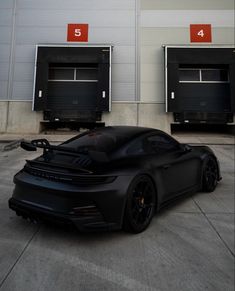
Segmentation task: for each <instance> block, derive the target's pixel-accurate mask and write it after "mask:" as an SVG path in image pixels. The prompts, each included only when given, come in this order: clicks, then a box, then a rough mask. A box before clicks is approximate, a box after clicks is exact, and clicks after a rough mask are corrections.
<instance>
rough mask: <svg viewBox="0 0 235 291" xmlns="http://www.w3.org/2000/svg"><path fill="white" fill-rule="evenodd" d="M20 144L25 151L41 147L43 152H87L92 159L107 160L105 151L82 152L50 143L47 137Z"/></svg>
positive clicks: (76, 153)
mask: <svg viewBox="0 0 235 291" xmlns="http://www.w3.org/2000/svg"><path fill="white" fill-rule="evenodd" d="M20 146H21V148H22V149H24V150H26V151H36V150H37V148H41V149H43V153H44V154H45V153H48V152H53V151H54V150H55V151H60V152H65V153H71V154H74V155H80V154H87V155H89V157H90V158H91V159H92V160H93V161H95V162H98V163H107V162H108V161H109V158H108V156H107V154H106V153H105V152H99V151H86V152H84V151H79V150H76V149H72V148H69V147H65V146H61V145H51V144H50V143H49V141H48V140H47V139H34V140H32V141H31V142H28V141H22V142H21V143H20Z"/></svg>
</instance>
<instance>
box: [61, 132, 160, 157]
mask: <svg viewBox="0 0 235 291" xmlns="http://www.w3.org/2000/svg"><path fill="white" fill-rule="evenodd" d="M160 132H161V131H160V130H157V129H153V128H147V127H138V126H106V127H100V128H96V129H93V130H90V131H86V132H84V133H82V134H80V135H78V136H76V137H74V138H72V139H70V140H68V141H66V142H64V143H63V144H66V146H69V147H73V148H74V149H77V148H78V147H81V146H84V145H86V144H87V145H88V144H90V145H93V146H95V147H97V150H101V148H103V150H105V151H106V152H111V151H115V150H117V149H118V148H120V146H122V145H124V144H127V143H129V142H130V141H132V140H133V139H135V138H138V137H140V136H142V135H145V134H148V133H160ZM97 134H98V135H97Z"/></svg>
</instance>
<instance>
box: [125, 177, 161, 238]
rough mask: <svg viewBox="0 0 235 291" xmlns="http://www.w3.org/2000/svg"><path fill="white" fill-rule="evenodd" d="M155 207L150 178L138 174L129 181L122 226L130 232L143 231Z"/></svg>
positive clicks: (153, 188)
mask: <svg viewBox="0 0 235 291" xmlns="http://www.w3.org/2000/svg"><path fill="white" fill-rule="evenodd" d="M155 208H156V191H155V187H154V184H153V182H152V180H151V179H150V178H149V177H148V176H146V175H140V176H137V177H136V178H134V180H133V181H132V182H131V184H130V186H129V188H128V193H127V202H126V209H125V214H124V221H123V228H124V230H126V231H128V232H132V233H139V232H142V231H144V230H145V229H146V228H147V227H148V225H149V224H150V222H151V220H152V218H153V215H154V212H155Z"/></svg>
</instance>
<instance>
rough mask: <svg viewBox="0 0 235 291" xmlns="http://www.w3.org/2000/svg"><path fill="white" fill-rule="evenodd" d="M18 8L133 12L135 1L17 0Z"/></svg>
mask: <svg viewBox="0 0 235 291" xmlns="http://www.w3.org/2000/svg"><path fill="white" fill-rule="evenodd" d="M1 1H2V0H1ZM4 1H5V2H6V1H7V0H4ZM9 1H12V0H9ZM97 4H98V5H97ZM18 7H19V8H24V9H37V10H38V9H43V10H51V9H52V10H54V9H55V8H56V9H61V10H68V9H71V8H72V9H73V10H133V9H135V0H108V1H107V0H98V2H97V0H79V1H78V0H66V1H65V0H39V1H29V0H18Z"/></svg>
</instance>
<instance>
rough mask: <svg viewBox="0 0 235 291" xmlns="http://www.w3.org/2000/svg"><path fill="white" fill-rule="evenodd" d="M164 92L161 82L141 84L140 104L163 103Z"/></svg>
mask: <svg viewBox="0 0 235 291" xmlns="http://www.w3.org/2000/svg"><path fill="white" fill-rule="evenodd" d="M164 96H165V92H164V83H163V82H142V83H141V101H142V102H155V103H164V102H165V97H164Z"/></svg>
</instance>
